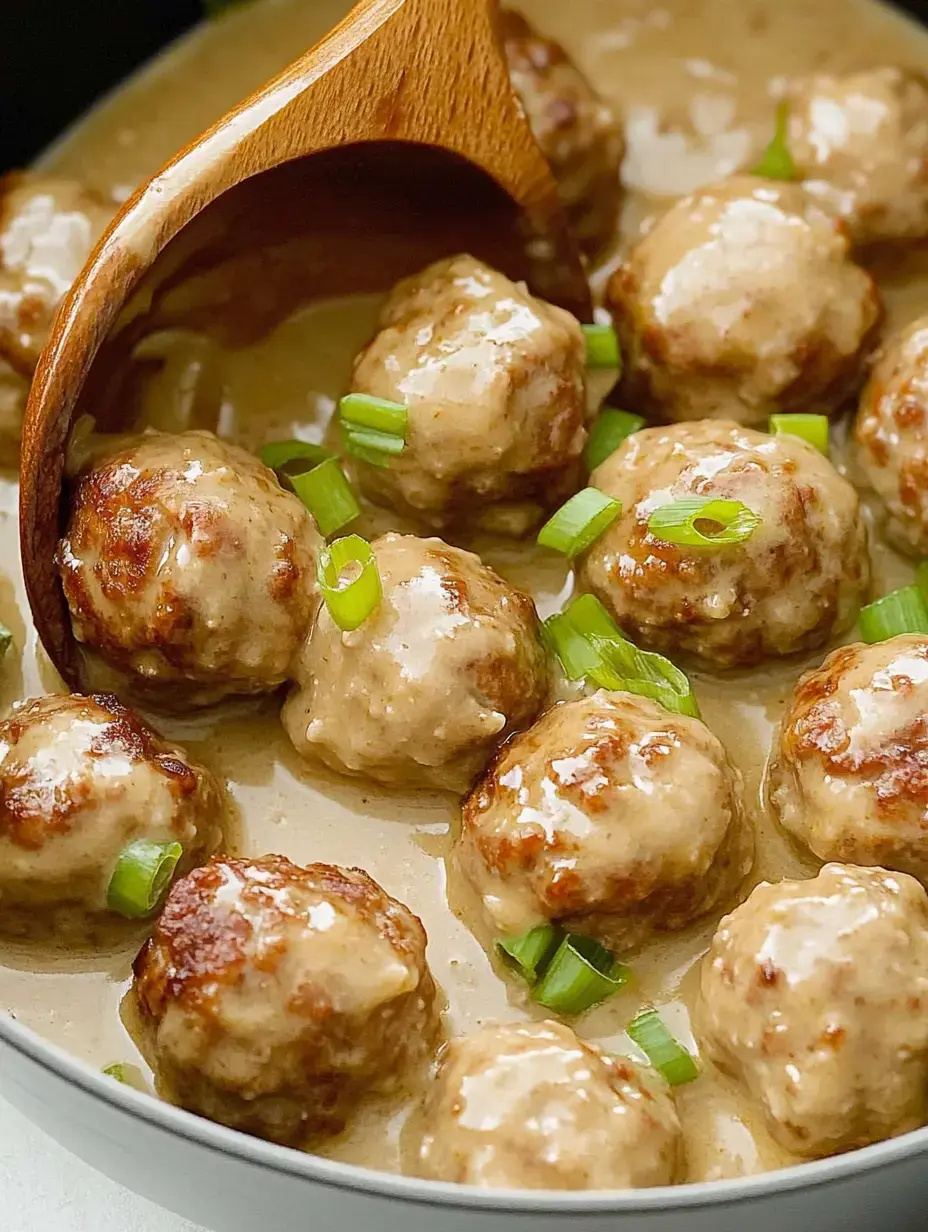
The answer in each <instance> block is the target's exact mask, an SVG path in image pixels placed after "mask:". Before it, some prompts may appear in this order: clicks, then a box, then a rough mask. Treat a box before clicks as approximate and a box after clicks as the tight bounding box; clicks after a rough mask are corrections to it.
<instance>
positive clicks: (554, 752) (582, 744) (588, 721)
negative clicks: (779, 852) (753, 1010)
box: [453, 691, 753, 951]
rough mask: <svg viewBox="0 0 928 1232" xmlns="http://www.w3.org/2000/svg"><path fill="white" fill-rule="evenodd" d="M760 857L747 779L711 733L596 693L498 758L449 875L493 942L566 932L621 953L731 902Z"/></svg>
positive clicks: (645, 704) (470, 806) (467, 815)
mask: <svg viewBox="0 0 928 1232" xmlns="http://www.w3.org/2000/svg"><path fill="white" fill-rule="evenodd" d="M752 848H753V843H752V839H751V835H750V833H749V831H747V830H746V828H745V824H744V819H743V816H742V808H741V777H740V775H739V774H738V772H737V770H735V769H734V768H733V767H732V766H731V764H730V763H729V761H728V758H727V757H726V755H725V750H724V749H723V747H722V745H721V744H720V743H719V741H718V740H717V739H716V738H715V736H713V734H712V733H711V732H710V731H709V729H708V728H707V727H706V726H705V725H704V724H703V723H701V722H700V721H699V720H698V719H690V718H687V717H685V716H684V715H678V714H671V712H670V711H668V710H665V709H664V707H663V706H660V705H658V703H657V702H652V701H651V700H649V699H648V698H645V697H637V696H635V695H634V694H631V693H606V692H603V691H600V692H598V693H596V694H595V695H594V696H592V697H584V698H580V699H578V700H576V701H570V702H562V703H560V704H559V705H557V706H554V707H553V708H552V709H551V710H549V711H548V712H547V714H545V715H543V716H542V717H541V718H540V719H539V720H538V722H537V723H535V725H534V726H533V727H531V728H529V730H528V731H526V732H523V733H522V734H521V735H518V736H515V737H513V739H512V740H510V741H509V743H508V744H506V745H505V746H504V747H503V748H502V749H501V750H500V753H499V756H498V757H497V758H496V761H495V762H494V763H493V765H492V766H491V767H490V769H489V770H488V771H487V773H486V774H485V775H484V777H483V778H482V779H481V780H480V782H479V783H478V784H477V786H476V787H475V788H474V790H473V791H472V792H471V794H470V795H469V796H468V798H467V800H466V801H465V802H464V809H463V815H462V825H461V835H460V838H459V841H458V844H457V846H456V848H455V852H454V856H453V862H454V866H455V867H456V868H457V869H458V870H459V871H460V872H461V873H462V874H463V876H464V877H465V878H466V879H467V880H468V881H469V882H470V884H471V885H472V886H473V888H474V889H475V890H476V892H477V894H478V895H479V897H480V899H481V901H482V903H483V907H484V913H485V915H486V917H487V921H488V923H489V925H490V927H491V929H492V930H493V932H494V933H495V934H496V935H500V934H502V935H512V934H519V933H523V932H526V931H528V930H529V929H530V928H533V927H534V926H535V925H536V924H539V923H541V922H542V921H545V920H558V921H560V922H562V923H563V924H564V925H565V926H566V927H568V928H570V929H572V930H573V931H575V932H579V933H585V934H588V935H590V936H594V937H597V938H598V939H600V940H601V941H603V942H604V943H605V944H606V945H607V946H609V947H610V948H611V949H613V950H618V951H622V950H627V949H629V948H631V947H633V946H635V945H637V944H638V943H639V942H641V941H642V940H644V939H645V938H646V937H647V936H648V935H649V934H651V933H653V932H655V931H668V930H672V929H676V928H681V927H682V926H683V925H685V924H688V923H689V922H690V921H691V920H693V919H695V918H696V917H697V916H700V915H702V914H704V913H705V912H707V911H710V910H712V908H713V907H716V906H718V905H720V904H721V903H724V902H725V900H726V899H727V898H728V897H729V895H731V894H732V893H733V891H734V890H735V888H736V887H737V886H738V884H739V883H740V882H741V881H742V879H743V878H744V876H745V874H746V873H747V871H748V869H749V868H750V865H751V856H752Z"/></svg>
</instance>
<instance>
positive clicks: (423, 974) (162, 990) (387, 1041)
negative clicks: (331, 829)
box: [132, 856, 440, 1145]
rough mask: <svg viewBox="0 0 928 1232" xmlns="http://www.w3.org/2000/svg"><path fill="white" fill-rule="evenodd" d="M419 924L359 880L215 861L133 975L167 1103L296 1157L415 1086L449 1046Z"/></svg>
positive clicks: (192, 881) (177, 892)
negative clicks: (357, 1108)
mask: <svg viewBox="0 0 928 1232" xmlns="http://www.w3.org/2000/svg"><path fill="white" fill-rule="evenodd" d="M425 944H426V937H425V930H424V929H423V927H422V925H421V923H420V922H419V920H418V919H417V917H416V916H414V915H413V914H412V912H411V911H409V910H408V908H406V907H404V906H403V904H402V903H398V902H397V901H396V900H395V899H393V898H391V897H390V896H389V895H388V894H387V893H386V892H385V891H384V890H382V889H381V887H380V886H379V885H378V884H377V883H376V882H375V881H374V880H372V878H370V877H369V876H368V875H367V873H365V872H363V871H362V870H360V869H343V868H337V867H335V866H333V865H328V864H311V865H309V866H308V867H307V868H300V867H298V866H297V865H295V864H291V863H290V861H289V860H286V859H284V857H283V856H265V857H264V858H263V859H260V860H227V859H217V860H214V861H213V862H212V863H210V864H207V865H205V866H204V867H203V868H201V869H198V870H196V871H195V872H193V873H191V874H190V875H189V876H187V877H185V878H184V879H183V880H181V881H179V882H177V883H176V884H175V886H174V888H173V889H172V891H171V894H170V895H169V897H168V900H167V903H166V904H165V907H164V910H163V911H162V913H161V916H160V918H159V920H158V923H157V925H156V927H155V930H154V933H153V935H152V937H151V939H150V940H149V941H148V943H147V944H146V946H145V947H144V949H143V950H142V952H141V953H140V954H139V956H138V958H137V959H136V962H135V980H134V983H133V988H132V999H133V1007H132V1008H133V1010H134V1011H135V1012H137V1014H138V1019H139V1024H140V1029H141V1034H140V1042H141V1047H142V1050H143V1052H144V1053H145V1056H146V1058H147V1060H148V1062H149V1064H150V1065H151V1068H152V1070H153V1071H154V1073H155V1075H156V1078H157V1080H158V1083H159V1086H160V1088H161V1089H162V1091H163V1093H164V1094H165V1096H166V1097H167V1098H169V1099H171V1100H173V1101H174V1102H176V1103H179V1104H180V1105H181V1106H182V1107H185V1108H189V1109H190V1110H192V1111H194V1112H199V1113H200V1114H201V1115H203V1116H207V1117H209V1118H210V1120H213V1121H218V1122H219V1123H220V1124H222V1125H229V1126H232V1127H233V1128H235V1129H241V1130H244V1131H246V1132H247V1133H252V1134H256V1135H258V1136H260V1137H263V1138H270V1139H271V1140H273V1141H275V1142H282V1143H287V1144H290V1145H301V1144H305V1143H306V1141H307V1140H308V1139H311V1138H313V1137H315V1136H319V1135H326V1134H333V1133H338V1132H339V1130H341V1129H342V1128H343V1126H344V1122H345V1117H346V1115H347V1114H348V1112H349V1111H350V1110H351V1108H352V1106H353V1105H354V1104H356V1103H357V1101H358V1100H359V1099H360V1098H361V1096H362V1095H363V1094H365V1093H367V1092H370V1091H373V1090H377V1091H381V1092H382V1091H388V1090H391V1089H393V1090H396V1089H398V1088H402V1087H403V1085H404V1084H405V1083H407V1082H410V1081H412V1080H413V1079H414V1077H415V1073H416V1069H417V1067H419V1066H421V1065H422V1064H423V1063H424V1062H425V1061H426V1060H427V1058H428V1056H429V1053H430V1051H431V1049H432V1047H433V1046H434V1044H435V1042H436V1040H437V1037H438V1034H439V1029H440V1025H439V1019H438V1005H437V997H436V990H435V985H434V983H433V981H432V976H431V973H430V972H429V968H428V964H427V962H426V959H425Z"/></svg>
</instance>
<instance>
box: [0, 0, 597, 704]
mask: <svg viewBox="0 0 928 1232" xmlns="http://www.w3.org/2000/svg"><path fill="white" fill-rule="evenodd" d="M496 22H497V13H496V0H362V2H361V3H360V4H358V5H357V6H356V7H355V9H354V10H353V12H352V13H351V14H350V15H349V16H348V17H347V18H346V19H345V21H343V22H342V23H341V25H339V26H338V27H336V29H335V30H333V31H332V32H331V33H330V34H329V35H328V36H327V37H326V38H325V39H324V40H323V41H322V42H321V43H319V44H318V45H317V46H316V47H315V48H313V49H311V50H310V51H308V52H307V53H306V54H305V55H303V56H301V57H300V58H299V59H298V60H297V61H295V62H294V64H292V65H291V66H290V67H289V68H288V69H286V70H285V71H284V72H283V73H282V74H280V75H279V76H278V77H276V78H274V79H273V80H272V81H271V82H270V83H269V84H268V85H267V86H265V87H264V88H263V89H261V90H259V91H258V92H257V93H256V94H254V95H252V96H251V97H250V98H249V99H247V100H246V101H245V102H244V103H242V104H241V105H240V106H239V107H238V108H236V109H234V110H233V111H232V112H230V113H229V114H228V115H227V116H225V117H224V118H223V119H222V120H220V121H219V122H218V123H217V124H216V125H214V126H213V127H212V128H211V129H209V130H208V131H207V132H206V133H205V134H204V135H203V136H202V137H201V138H199V139H198V140H197V141H196V142H194V143H193V144H192V145H190V146H188V147H187V148H186V149H184V150H182V151H181V153H180V154H178V155H177V157H176V158H175V159H173V160H172V161H171V162H170V163H169V164H168V165H167V166H166V167H165V168H163V169H162V170H161V171H160V172H159V173H158V174H157V175H155V176H154V177H153V178H152V179H151V180H150V181H149V182H148V183H147V184H145V185H143V186H142V187H141V188H140V189H139V190H138V191H137V192H136V193H135V195H134V196H133V197H132V198H131V199H130V200H129V201H128V202H127V204H126V205H125V207H124V208H123V209H122V210H121V211H120V213H119V214H118V215H117V216H116V218H115V219H114V221H113V224H112V225H111V227H110V229H109V230H108V232H107V233H106V235H104V237H103V239H102V240H101V242H100V244H99V246H98V247H97V249H96V251H95V252H94V254H93V255H92V257H91V259H90V261H89V262H88V264H87V266H86V267H85V269H84V270H83V272H82V273H81V275H80V276H79V277H78V279H77V280H76V282H75V283H74V285H73V287H72V288H71V291H70V293H69V295H68V296H67V298H66V299H65V301H64V303H63V304H62V307H61V311H60V313H59V315H58V319H57V322H56V325H55V328H54V330H53V333H52V336H51V339H50V341H49V344H48V347H47V348H46V350H45V353H44V355H43V357H42V359H41V361H40V363H39V367H38V369H37V372H36V375H35V379H34V382H33V386H32V393H31V395H30V399H29V405H28V407H27V411H26V418H25V422H24V425H23V442H22V463H21V490H20V540H21V549H22V561H23V572H24V576H25V582H26V589H27V592H28V595H29V601H30V604H31V607H32V611H33V615H34V617H35V623H36V626H37V628H38V632H39V636H40V637H41V639H42V643H43V645H44V646H45V649H46V650H47V652H48V654H49V655H50V656H51V658H52V660H53V661H54V663H55V666H56V667H57V668H58V669H59V671H61V673H62V674H63V676H64V677H65V679H66V680H67V681H68V683H69V684H71V685H72V686H80V684H81V680H80V664H79V656H78V654H77V652H76V647H75V643H74V640H73V636H72V633H71V626H70V620H69V618H68V613H67V609H66V606H65V603H64V598H63V595H62V592H61V588H60V585H59V581H58V576H57V571H56V569H55V566H54V561H53V556H54V551H55V548H56V546H57V541H58V537H59V534H60V528H61V517H62V513H63V509H62V485H63V478H64V455H65V448H66V444H67V439H68V433H69V430H70V427H71V424H72V422H73V421H74V419H75V417H76V415H77V414H79V413H82V412H84V411H88V412H90V413H92V414H94V415H95V416H96V417H97V419H98V421H99V423H100V424H101V426H103V427H106V428H109V429H112V428H116V427H125V426H127V424H128V423H131V420H132V400H131V390H130V389H129V388H128V386H127V384H126V373H127V369H128V358H129V354H130V352H131V349H132V346H133V344H134V343H135V342H137V341H138V339H139V338H140V337H141V336H143V335H144V334H145V333H147V332H150V331H151V330H152V329H155V328H162V327H164V326H165V325H167V324H178V323H182V324H185V325H187V326H189V327H194V328H199V329H203V330H205V331H207V332H210V333H214V334H216V335H217V336H219V337H221V338H223V339H224V340H225V341H226V342H227V343H232V344H234V343H235V342H237V341H242V340H244V339H245V338H247V337H249V336H251V335H253V334H254V333H255V332H260V331H261V330H262V329H266V328H268V327H269V326H270V325H272V324H273V323H274V321H275V319H279V318H280V317H281V316H283V315H285V314H286V313H287V312H288V311H290V310H291V309H292V308H293V307H295V306H296V305H297V304H298V303H300V302H301V301H306V300H309V299H312V298H315V297H318V296H321V295H333V294H334V295H337V294H344V293H348V292H351V291H363V290H381V289H385V288H386V287H388V286H389V285H390V284H391V283H392V282H394V281H395V280H396V279H397V278H398V277H400V276H402V275H403V274H406V273H409V272H412V270H414V269H415V268H417V267H420V266H422V265H424V264H426V263H427V262H428V261H430V260H433V259H435V258H436V257H439V256H442V255H447V254H448V253H451V252H454V251H458V250H463V249H470V250H471V251H474V252H475V254H476V255H478V256H481V257H483V258H484V259H486V260H489V261H492V262H493V263H494V264H496V265H497V266H499V267H500V268H502V269H504V270H505V272H506V273H508V274H509V275H510V276H513V277H526V278H527V279H528V281H529V282H530V284H531V285H532V287H533V289H534V290H536V291H537V292H538V293H539V294H542V295H544V296H545V297H546V298H549V299H552V300H554V301H555V302H558V303H561V304H562V305H563V306H565V307H567V308H570V309H571V310H572V311H574V312H576V313H577V315H579V316H581V317H582V318H586V319H588V318H589V312H590V301H589V290H588V287H587V283H586V278H585V275H584V272H583V269H582V266H581V264H580V260H579V257H578V254H577V250H576V246H575V244H574V242H573V240H572V238H571V236H570V234H569V232H568V230H567V227H566V223H565V220H564V215H563V212H562V208H561V203H560V200H559V197H558V194H557V189H556V186H555V184H554V181H553V179H552V177H551V173H550V170H549V168H548V165H547V163H546V162H545V160H544V158H543V156H542V154H541V152H540V150H539V149H538V147H537V145H536V144H535V141H534V138H533V137H532V135H531V132H530V130H529V127H528V124H527V122H526V120H525V118H524V115H523V113H522V110H521V108H520V106H519V104H518V103H517V101H516V99H515V96H514V94H513V92H512V87H511V84H510V80H509V73H508V69H507V66H506V62H505V58H504V55H503V52H502V49H501V45H500V41H499V37H498V31H497V29H496ZM310 155H312V156H313V157H309V156H310Z"/></svg>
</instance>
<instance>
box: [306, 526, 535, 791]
mask: <svg viewBox="0 0 928 1232" xmlns="http://www.w3.org/2000/svg"><path fill="white" fill-rule="evenodd" d="M372 547H373V550H374V556H375V558H376V561H377V567H378V569H379V571H380V577H381V583H382V587H383V599H382V601H381V604H380V606H379V608H378V609H377V611H376V612H375V613H374V614H373V615H371V616H369V617H368V619H367V620H366V621H365V622H364V624H363V625H361V626H360V628H358V629H355V630H354V631H353V632H351V633H343V632H342V630H341V629H340V628H339V627H338V625H336V624H335V622H334V621H333V620H332V617H331V616H330V615H329V613H328V610H327V609H326V608H325V607H323V608H320V610H319V614H318V617H317V619H316V622H315V626H314V628H313V630H312V632H311V634H310V636H309V637H308V639H307V640H306V642H305V644H304V646H303V651H302V654H301V655H300V657H299V659H298V660H297V662H296V665H295V679H296V682H297V683H296V687H295V688H294V690H293V691H292V693H291V694H290V696H289V698H288V699H287V701H286V703H285V705H284V709H283V722H284V727H285V728H286V730H287V733H288V735H289V736H290V739H291V740H292V741H293V744H294V747H295V748H296V749H297V751H298V752H299V753H302V754H304V755H307V756H315V757H317V758H319V759H320V760H322V761H323V762H325V763H326V765H328V766H331V767H332V768H333V769H335V770H340V771H342V772H343V773H346V774H357V775H364V776H366V777H367V778H371V779H375V780H376V781H377V782H379V783H409V784H422V785H431V786H435V787H440V788H445V789H447V790H449V791H458V792H463V791H466V790H467V788H468V787H469V786H470V784H471V783H472V782H473V779H474V776H475V775H476V774H478V773H479V772H480V771H481V770H482V769H483V767H484V766H485V765H486V763H487V761H488V759H489V757H490V754H491V752H492V750H493V748H494V746H495V745H496V744H497V743H498V742H499V741H500V740H502V739H504V738H505V737H506V736H507V735H509V733H510V732H512V731H515V730H518V729H519V728H522V727H526V726H527V725H528V724H529V723H531V721H532V720H533V719H534V718H535V716H536V714H538V712H539V710H540V709H541V707H542V705H543V703H544V700H545V697H546V695H547V690H548V665H547V658H546V656H545V652H544V648H543V646H542V643H541V637H540V634H541V629H540V625H539V622H538V617H537V615H536V612H535V605H534V604H533V603H532V601H531V599H529V598H528V597H527V596H526V595H523V594H522V593H521V592H520V591H518V590H515V589H513V587H511V586H510V585H509V584H508V583H506V582H504V581H503V579H502V578H501V577H499V576H498V575H497V574H495V573H494V572H493V570H492V569H490V568H488V567H487V566H486V565H484V564H483V563H482V562H481V560H480V559H479V557H477V556H474V555H472V553H470V552H464V551H462V550H461V549H460V548H453V547H449V546H448V545H447V544H446V543H442V541H441V540H440V539H417V538H415V537H414V536H411V535H395V534H390V535H384V536H383V537H382V538H381V539H377V540H375V541H374V543H373V545H372Z"/></svg>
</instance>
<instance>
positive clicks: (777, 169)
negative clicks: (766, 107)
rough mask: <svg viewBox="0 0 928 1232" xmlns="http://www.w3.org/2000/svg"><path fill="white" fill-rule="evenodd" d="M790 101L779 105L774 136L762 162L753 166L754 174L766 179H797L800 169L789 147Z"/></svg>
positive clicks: (763, 155) (752, 172)
mask: <svg viewBox="0 0 928 1232" xmlns="http://www.w3.org/2000/svg"><path fill="white" fill-rule="evenodd" d="M788 139H789V103H788V102H786V101H784V102H781V103H780V104H779V105H778V107H777V115H776V123H775V125H774V130H773V137H772V138H771V141H770V144H769V145H768V146H767V148H766V150H764V152H763V154H762V155H761V159H760V162H759V163H758V164H757V165H756V166H754V167H752V168H751V174H752V175H760V176H763V177H764V179H766V180H796V179H798V178H799V169H798V168H797V166H796V161H795V159H794V158H793V156H792V154H791V153H790V149H789V140H788Z"/></svg>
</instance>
